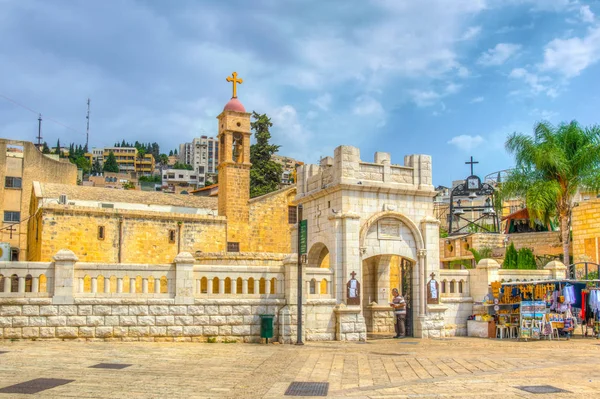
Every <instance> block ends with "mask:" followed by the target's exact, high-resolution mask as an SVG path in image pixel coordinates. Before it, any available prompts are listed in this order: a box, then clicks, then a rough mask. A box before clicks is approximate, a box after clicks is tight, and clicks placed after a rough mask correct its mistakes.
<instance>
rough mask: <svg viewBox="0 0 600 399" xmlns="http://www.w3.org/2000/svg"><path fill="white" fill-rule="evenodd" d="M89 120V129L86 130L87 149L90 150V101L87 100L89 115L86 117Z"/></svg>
mask: <svg viewBox="0 0 600 399" xmlns="http://www.w3.org/2000/svg"><path fill="white" fill-rule="evenodd" d="M85 119H87V127H86V129H85V147H86V148H87V149H88V151H89V150H90V149H89V147H88V142H89V140H90V99H89V98H88V100H87V115H86V117H85Z"/></svg>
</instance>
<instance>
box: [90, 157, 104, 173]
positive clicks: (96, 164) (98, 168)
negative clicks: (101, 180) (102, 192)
mask: <svg viewBox="0 0 600 399" xmlns="http://www.w3.org/2000/svg"><path fill="white" fill-rule="evenodd" d="M92 173H102V166H100V161H99V160H98V158H96V160H95V161H94V164H93V165H92Z"/></svg>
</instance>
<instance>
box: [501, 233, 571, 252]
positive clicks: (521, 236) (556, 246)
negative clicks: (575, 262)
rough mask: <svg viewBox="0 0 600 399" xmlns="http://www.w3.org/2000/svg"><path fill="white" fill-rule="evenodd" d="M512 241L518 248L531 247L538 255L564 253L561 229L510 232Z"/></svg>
mask: <svg viewBox="0 0 600 399" xmlns="http://www.w3.org/2000/svg"><path fill="white" fill-rule="evenodd" d="M573 236H575V235H573ZM511 242H512V243H513V244H514V245H515V248H516V249H517V250H519V249H521V248H530V249H532V250H533V253H534V254H535V255H537V256H541V255H555V256H558V255H562V252H563V249H562V242H561V238H560V231H541V232H537V233H518V234H509V235H508V245H510V243H511Z"/></svg>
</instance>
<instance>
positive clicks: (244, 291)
mask: <svg viewBox="0 0 600 399" xmlns="http://www.w3.org/2000/svg"><path fill="white" fill-rule="evenodd" d="M242 294H244V295H246V294H248V279H243V280H242Z"/></svg>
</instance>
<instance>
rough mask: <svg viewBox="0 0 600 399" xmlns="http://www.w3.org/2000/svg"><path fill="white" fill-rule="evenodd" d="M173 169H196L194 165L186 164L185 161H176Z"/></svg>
mask: <svg viewBox="0 0 600 399" xmlns="http://www.w3.org/2000/svg"><path fill="white" fill-rule="evenodd" d="M172 168H173V169H183V170H194V167H193V166H192V165H186V164H184V163H179V162H175V165H173V166H172Z"/></svg>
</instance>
